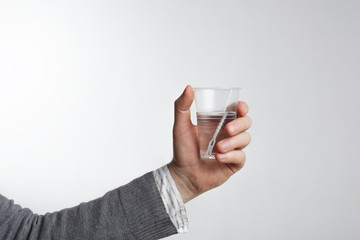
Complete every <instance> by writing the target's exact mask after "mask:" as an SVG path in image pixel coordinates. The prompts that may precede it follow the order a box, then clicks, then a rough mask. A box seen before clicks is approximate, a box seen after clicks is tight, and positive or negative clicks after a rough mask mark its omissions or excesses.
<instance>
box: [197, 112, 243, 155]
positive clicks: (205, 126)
mask: <svg viewBox="0 0 360 240" xmlns="http://www.w3.org/2000/svg"><path fill="white" fill-rule="evenodd" d="M225 114H226V117H225V119H224V122H223V123H222V125H221V128H220V131H219V133H218V134H217V136H216V140H215V145H214V148H213V149H212V151H211V152H208V153H207V151H208V150H209V143H210V141H211V140H212V139H213V137H214V134H215V132H216V129H217V128H218V127H219V124H220V123H221V120H222V119H223V117H224V116H225ZM235 118H236V112H211V113H197V126H198V130H199V140H200V142H199V143H200V156H201V158H211V159H215V153H217V150H216V143H217V142H219V141H220V140H222V139H224V138H226V137H229V136H228V135H227V134H226V132H225V126H226V124H227V123H229V122H230V121H232V120H234V119H235ZM209 153H210V154H209Z"/></svg>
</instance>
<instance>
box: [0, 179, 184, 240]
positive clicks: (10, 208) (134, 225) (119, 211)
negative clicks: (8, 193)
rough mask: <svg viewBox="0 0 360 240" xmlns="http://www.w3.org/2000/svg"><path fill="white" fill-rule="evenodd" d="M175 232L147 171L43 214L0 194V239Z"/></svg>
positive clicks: (145, 236)
mask: <svg viewBox="0 0 360 240" xmlns="http://www.w3.org/2000/svg"><path fill="white" fill-rule="evenodd" d="M175 233H177V231H176V228H175V227H174V225H173V224H172V222H171V220H170V218H169V216H168V214H167V213H166V210H165V206H164V204H163V202H162V200H161V196H160V193H159V191H158V189H157V187H156V183H155V181H154V178H153V175H152V173H151V172H150V173H147V174H145V175H143V176H142V177H139V178H137V179H135V180H133V181H132V182H130V183H128V184H127V185H124V186H122V187H119V188H117V189H115V190H112V191H110V192H108V193H106V194H105V195H104V196H103V197H101V198H98V199H95V200H92V201H90V202H86V203H81V204H80V205H79V206H76V207H73V208H68V209H64V210H61V211H58V212H54V213H46V214H45V215H38V214H34V213H32V212H31V210H30V209H28V208H21V207H20V206H19V205H16V204H14V201H12V200H9V199H7V198H5V197H4V196H2V195H1V194H0V239H6V240H12V239H32V240H35V239H36V240H37V239H46V240H48V239H71V240H75V239H87V240H88V239H159V238H163V237H166V236H169V235H172V234H175Z"/></svg>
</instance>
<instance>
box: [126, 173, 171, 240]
mask: <svg viewBox="0 0 360 240" xmlns="http://www.w3.org/2000/svg"><path fill="white" fill-rule="evenodd" d="M120 200H121V203H122V206H123V207H124V212H125V214H126V217H127V220H128V223H129V226H130V229H131V232H132V233H133V235H134V237H135V238H136V239H159V238H164V237H167V236H170V235H172V234H176V233H177V230H176V228H175V227H174V225H173V223H172V222H171V220H170V218H169V215H168V214H167V213H166V209H165V206H164V204H163V202H162V199H161V197H160V194H159V191H158V189H157V186H156V183H155V180H154V177H153V174H152V173H151V172H150V173H147V174H145V175H143V176H142V177H140V178H137V179H135V180H133V181H132V182H130V183H129V184H127V185H125V186H123V187H122V188H120Z"/></svg>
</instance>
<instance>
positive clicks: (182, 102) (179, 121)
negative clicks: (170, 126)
mask: <svg viewBox="0 0 360 240" xmlns="http://www.w3.org/2000/svg"><path fill="white" fill-rule="evenodd" d="M193 100H194V91H193V89H192V87H191V86H190V85H187V86H186V88H185V90H184V92H183V93H182V94H181V96H180V97H179V98H178V99H176V101H175V126H176V125H181V126H184V124H186V125H187V124H191V119H190V117H191V116H190V115H191V113H190V107H191V104H192V102H193Z"/></svg>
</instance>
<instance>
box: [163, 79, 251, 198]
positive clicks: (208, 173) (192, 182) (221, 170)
mask: <svg viewBox="0 0 360 240" xmlns="http://www.w3.org/2000/svg"><path fill="white" fill-rule="evenodd" d="M193 100H194V91H193V89H192V88H191V87H190V86H187V87H186V88H185V90H184V92H183V93H182V95H181V96H180V97H179V98H178V99H177V100H176V101H175V123H174V128H173V148H174V158H173V160H172V161H171V163H169V164H168V168H169V171H170V174H171V176H172V178H173V179H174V181H175V183H176V186H177V188H178V190H179V192H180V194H181V196H182V199H183V201H184V203H185V202H188V201H189V200H191V199H193V198H194V197H196V196H198V195H200V194H202V193H204V192H206V191H208V190H210V189H212V188H215V187H217V186H219V185H221V184H223V183H224V182H225V181H226V180H227V179H229V177H230V176H231V175H233V174H234V173H235V172H237V171H239V170H240V169H241V168H242V167H243V166H244V163H245V153H244V152H243V151H242V149H243V148H245V147H246V146H247V145H248V144H249V143H250V135H249V134H248V133H247V132H245V131H246V130H247V129H249V128H250V126H251V119H250V117H249V116H247V115H246V114H247V112H248V106H247V104H246V103H245V102H239V103H238V106H237V113H238V118H237V119H235V120H233V121H231V122H229V123H228V124H227V125H226V126H225V130H226V133H227V134H228V135H229V137H228V138H225V139H223V140H221V141H220V142H218V143H217V144H216V148H217V150H218V152H219V153H217V154H216V155H215V158H216V160H213V159H202V158H200V154H199V141H198V128H197V126H195V125H193V124H192V122H191V119H190V106H191V104H192V102H193Z"/></svg>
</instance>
